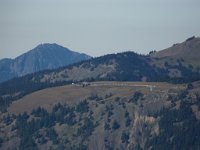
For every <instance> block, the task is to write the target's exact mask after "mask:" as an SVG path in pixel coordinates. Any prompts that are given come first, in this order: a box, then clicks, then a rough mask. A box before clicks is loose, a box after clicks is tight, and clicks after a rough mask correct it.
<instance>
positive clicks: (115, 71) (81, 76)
mask: <svg viewBox="0 0 200 150" xmlns="http://www.w3.org/2000/svg"><path fill="white" fill-rule="evenodd" d="M199 41H200V38H192V39H189V40H186V41H185V42H183V43H180V44H178V45H177V44H175V45H174V46H172V47H171V48H168V49H166V50H163V51H159V52H153V53H151V54H149V55H139V54H136V53H134V52H124V53H119V54H109V55H105V56H101V57H98V58H92V59H89V60H86V61H82V62H79V63H75V64H72V65H68V66H66V67H62V68H59V69H54V70H46V71H42V72H39V73H34V74H30V75H26V76H23V77H21V78H17V79H13V80H10V81H8V82H4V83H2V84H0V95H1V96H2V95H6V94H7V93H9V94H11V93H12V95H15V96H16V93H18V95H17V96H19V97H20V96H23V95H25V94H27V93H30V92H33V91H36V90H39V89H44V88H47V87H50V86H58V85H64V84H67V83H72V82H81V81H102V80H103V81H143V82H145V81H148V82H149V81H150V82H173V83H184V82H192V81H196V80H199V79H200V69H199V68H200V59H195V58H196V57H197V56H199V55H200V42H199ZM176 47H179V49H178V51H179V52H178V54H177V55H174V53H175V52H174V53H171V51H176ZM194 47H195V48H194ZM189 52H190V53H189ZM163 53H165V55H161V54H163ZM86 58H89V57H86ZM189 58H191V59H192V60H190V59H189ZM199 58H200V57H199ZM9 89H10V90H9Z"/></svg>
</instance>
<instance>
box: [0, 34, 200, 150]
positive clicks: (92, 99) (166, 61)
mask: <svg viewBox="0 0 200 150" xmlns="http://www.w3.org/2000/svg"><path fill="white" fill-rule="evenodd" d="M53 45H54V44H53ZM41 46H43V45H40V46H39V47H41ZM48 46H49V45H48V44H47V45H45V47H48ZM50 47H52V45H50ZM56 47H57V45H56ZM48 49H49V48H48ZM48 52H49V50H48ZM46 53H47V52H46ZM52 53H53V52H52ZM53 54H54V53H53ZM55 55H56V54H55ZM37 56H38V58H39V56H40V55H37ZM49 57H50V58H51V59H54V58H53V56H49ZM86 58H87V57H86ZM199 58H200V38H196V37H191V38H189V39H187V40H186V41H184V42H182V43H179V44H174V45H173V46H172V47H170V48H167V49H165V50H162V51H158V52H150V53H149V55H141V54H137V53H134V52H123V53H118V54H109V55H105V56H101V57H98V58H91V59H88V60H84V61H81V62H77V63H73V64H70V65H67V66H64V67H61V68H57V69H52V70H44V71H40V72H35V73H33V74H28V75H25V76H22V77H19V78H14V79H11V80H9V81H6V82H3V83H0V149H2V150H7V149H19V150H27V149H32V150H38V149H39V150H43V149H53V150H65V149H70V150H94V149H95V150H115V149H120V150H132V149H135V150H142V149H148V150H158V149H162V150H169V149H174V150H176V149H181V150H188V149H194V150H198V149H200V140H199V139H200V69H199V68H200V59H199ZM35 59H36V58H35ZM31 60H32V59H31ZM39 60H40V59H39ZM36 64H40V63H36Z"/></svg>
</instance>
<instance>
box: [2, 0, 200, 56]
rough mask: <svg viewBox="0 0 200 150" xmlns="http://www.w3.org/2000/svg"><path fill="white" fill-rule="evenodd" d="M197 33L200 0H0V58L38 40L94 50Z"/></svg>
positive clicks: (168, 41)
mask: <svg viewBox="0 0 200 150" xmlns="http://www.w3.org/2000/svg"><path fill="white" fill-rule="evenodd" d="M193 35H195V36H200V0H0V58H4V57H12V58H13V57H16V56H17V55H20V54H22V53H24V52H26V51H28V50H30V49H32V48H34V47H35V46H37V45H38V44H40V43H57V44H60V45H62V46H64V47H68V48H69V49H71V50H74V51H78V52H83V53H87V54H89V55H92V56H99V55H103V54H107V53H116V52H121V51H127V50H132V51H136V52H138V53H147V52H149V51H151V50H161V49H163V48H167V47H169V46H171V45H172V44H174V43H177V42H183V41H184V40H185V39H187V38H188V37H191V36H193Z"/></svg>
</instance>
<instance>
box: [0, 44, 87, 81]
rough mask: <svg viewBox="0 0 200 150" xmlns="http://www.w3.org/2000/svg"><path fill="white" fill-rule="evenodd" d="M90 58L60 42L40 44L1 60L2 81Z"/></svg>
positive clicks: (0, 75)
mask: <svg viewBox="0 0 200 150" xmlns="http://www.w3.org/2000/svg"><path fill="white" fill-rule="evenodd" d="M90 58H91V57H90V56H89V55H86V54H80V53H77V52H73V51H71V50H69V49H67V48H65V47H62V46H60V45H58V44H48V43H46V44H40V45H38V46H37V47H35V48H34V49H32V50H30V51H28V52H27V53H24V54H22V55H20V56H18V57H16V58H15V59H2V60H0V82H2V81H6V80H9V79H11V78H13V77H20V76H23V75H26V74H30V73H34V72H38V71H41V70H47V69H55V68H59V67H63V66H66V65H69V64H73V63H76V62H80V61H82V60H87V59H90Z"/></svg>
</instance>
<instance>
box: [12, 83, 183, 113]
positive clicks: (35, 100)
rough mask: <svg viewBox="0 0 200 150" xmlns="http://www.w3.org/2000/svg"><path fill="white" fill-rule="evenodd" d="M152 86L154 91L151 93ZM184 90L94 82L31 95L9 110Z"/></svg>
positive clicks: (19, 111)
mask: <svg viewBox="0 0 200 150" xmlns="http://www.w3.org/2000/svg"><path fill="white" fill-rule="evenodd" d="M150 86H152V89H153V91H150ZM180 88H184V85H172V84H169V83H153V82H150V83H148V82H106V81H103V82H92V83H91V85H89V86H86V87H82V86H78V85H66V86H60V87H54V88H48V89H44V90H40V91H37V92H34V93H32V94H29V95H27V96H25V97H23V98H21V99H19V100H17V101H14V102H13V103H12V104H11V106H10V107H9V108H8V112H9V113H21V112H25V111H26V112H29V113H30V112H31V111H32V110H33V109H35V108H37V107H39V106H40V107H44V108H46V109H47V110H50V109H51V108H52V106H53V105H54V104H56V103H62V104H64V103H67V104H69V105H73V104H77V103H78V102H80V101H81V100H84V99H85V98H87V97H89V96H91V95H92V94H93V95H94V94H97V95H98V96H102V97H105V95H106V94H109V93H112V94H113V96H112V98H111V99H108V100H112V99H114V98H115V97H128V96H131V95H133V93H134V92H135V91H142V92H143V93H144V94H148V93H150V92H151V93H159V94H161V95H162V94H163V93H166V92H168V90H169V89H180Z"/></svg>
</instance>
